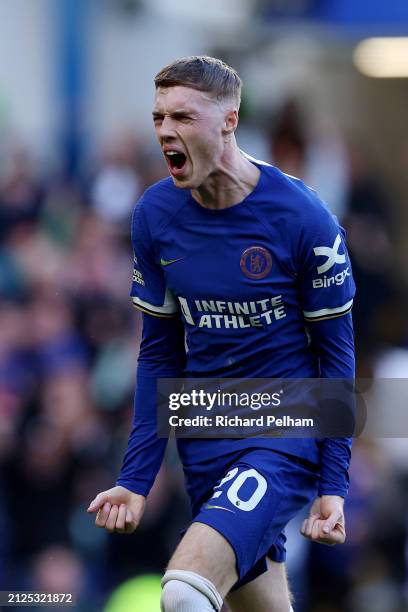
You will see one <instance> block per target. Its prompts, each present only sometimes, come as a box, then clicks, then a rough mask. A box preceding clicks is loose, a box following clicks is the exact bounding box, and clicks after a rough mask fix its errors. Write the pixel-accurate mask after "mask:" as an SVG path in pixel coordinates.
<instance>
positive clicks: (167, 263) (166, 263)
mask: <svg viewBox="0 0 408 612" xmlns="http://www.w3.org/2000/svg"><path fill="white" fill-rule="evenodd" d="M182 259H184V257H177V259H163V257H162V258H161V259H160V265H161V266H171V264H174V263H176V261H181V260H182Z"/></svg>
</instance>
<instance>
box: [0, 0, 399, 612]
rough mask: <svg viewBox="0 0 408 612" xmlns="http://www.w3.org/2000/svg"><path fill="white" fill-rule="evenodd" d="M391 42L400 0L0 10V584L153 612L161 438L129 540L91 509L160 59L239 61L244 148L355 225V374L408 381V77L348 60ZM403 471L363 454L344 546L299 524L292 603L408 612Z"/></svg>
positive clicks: (123, 385)
mask: <svg viewBox="0 0 408 612" xmlns="http://www.w3.org/2000/svg"><path fill="white" fill-rule="evenodd" d="M404 34H408V5H407V4H406V2H405V1H404V0H393V1H392V2H387V3H384V2H382V1H381V0H371V1H370V2H368V1H366V0H360V2H357V3H356V2H353V0H284V1H283V0H270V1H267V0H252V1H251V0H223V1H222V2H218V1H217V0H206V2H205V3H199V2H188V1H187V0H167V1H166V2H160V1H159V0H36V1H35V2H33V1H32V0H2V2H1V5H0V589H2V590H6V589H13V590H28V589H36V590H51V591H59V592H68V591H74V592H76V593H77V604H76V607H75V609H76V610H78V611H80V612H81V611H84V612H85V611H87V612H94V611H95V612H96V611H99V610H103V609H105V610H106V611H108V612H109V611H110V612H117V611H119V610H120V611H122V610H131V609H132V610H138V611H140V612H145V611H149V612H154V610H156V609H158V606H153V607H152V605H151V604H149V603H148V597H149V593H150V592H151V591H152V592H153V595H154V594H155V592H156V589H157V580H155V579H154V578H153V579H152V580H149V579H148V578H145V576H146V575H150V574H160V572H161V571H162V568H163V567H164V565H165V563H166V560H167V559H168V557H169V554H170V552H171V550H172V548H173V547H174V545H175V543H176V542H177V540H178V537H179V531H180V529H182V527H183V526H184V525H185V523H186V521H187V520H188V509H187V505H186V499H185V496H184V493H183V480H182V475H181V473H180V468H179V467H178V464H177V458H176V455H175V451H174V448H173V447H170V448H169V452H168V454H167V458H166V463H165V465H164V466H163V469H162V471H161V473H160V475H159V477H158V479H157V482H156V484H155V487H154V489H153V490H152V493H151V495H150V497H149V502H148V510H147V512H146V515H145V519H144V521H143V524H142V525H141V527H140V528H139V529H138V531H137V532H136V533H135V534H134V535H132V536H119V535H108V534H107V533H105V532H104V531H102V530H98V529H96V528H95V527H94V525H93V519H92V518H91V517H90V516H88V515H86V513H85V509H86V507H87V505H88V503H89V501H90V500H91V499H92V497H93V496H94V494H95V493H96V492H98V491H100V490H102V489H105V488H108V487H110V486H111V485H112V483H113V482H114V480H115V476H116V474H117V471H118V469H119V466H120V462H121V458H122V455H123V451H124V448H125V445H126V442H127V435H128V431H129V427H130V420H131V414H132V403H133V388H134V371H135V363H136V358H137V351H138V343H139V340H140V331H141V330H140V316H139V315H138V313H136V312H135V311H134V310H132V309H131V307H130V304H129V299H128V297H127V296H128V291H129V280H130V273H131V266H132V257H131V251H130V244H129V217H130V213H131V208H132V205H133V204H134V202H135V200H136V199H137V197H138V195H139V194H140V193H141V192H142V191H143V189H144V188H145V187H146V186H147V185H149V184H150V183H151V182H153V181H155V180H157V179H159V178H161V177H162V176H164V175H166V167H165V164H164V162H163V161H162V159H161V154H160V152H159V149H158V147H157V146H156V145H155V143H154V139H153V127H152V124H151V122H150V119H149V117H150V112H151V101H152V96H153V85H152V77H153V75H154V74H155V73H156V72H157V70H158V69H159V68H161V67H162V66H163V65H164V64H165V63H167V62H168V61H170V60H172V59H174V58H176V57H179V56H182V55H189V54H195V53H207V54H210V55H215V56H218V57H221V58H223V59H225V60H226V61H227V62H229V63H231V64H232V65H233V66H234V67H236V68H237V69H238V71H239V73H240V74H241V76H242V77H243V79H244V84H245V87H244V100H243V107H242V119H241V126H240V128H239V132H238V140H239V143H240V144H241V147H242V148H243V149H244V150H246V151H248V152H249V153H250V154H252V155H254V156H255V157H259V158H261V159H265V160H267V161H271V162H274V163H276V165H278V166H280V168H282V169H283V170H284V171H287V172H289V173H290V174H295V175H298V176H301V177H302V178H304V179H305V181H306V182H307V183H308V184H310V185H312V186H313V187H315V188H316V189H317V190H318V191H319V193H320V194H321V195H322V197H323V198H325V199H326V201H327V202H328V203H329V205H330V207H331V208H332V210H333V211H334V212H335V213H336V214H337V215H338V217H339V218H340V220H341V221H342V223H343V224H344V225H345V227H346V229H347V231H348V239H349V246H350V252H351V256H352V260H353V267H354V274H355V278H356V283H357V285H358V297H357V300H356V305H355V309H354V321H355V328H356V343H357V353H358V373H359V375H360V376H367V377H370V376H376V377H407V374H408V292H407V289H408V274H407V270H408V239H407V238H408V230H407V221H408V205H407V201H408V182H407V176H408V145H407V143H408V138H407V137H408V121H407V104H408V80H407V78H373V77H369V76H367V75H365V74H363V73H362V72H361V70H363V68H361V67H360V68H358V67H357V66H356V63H355V55H354V50H355V48H356V45H357V44H358V43H359V42H360V41H362V40H363V39H365V38H367V37H371V36H403V35H404ZM405 54H406V56H408V52H407V51H405ZM403 56H404V52H399V58H400V59H401V57H403ZM386 57H387V58H388V68H389V69H392V67H393V62H394V63H398V62H399V63H400V64H401V61H399V60H398V58H397V59H396V58H395V57H393V56H392V55H387V56H386ZM383 60H384V55H383V54H380V55H377V54H375V53H374V52H373V53H372V55H371V56H370V57H369V58H368V63H369V66H371V69H374V70H375V69H376V68H378V65H377V64H381V63H384V62H383ZM381 65H382V64H381ZM390 66H391V68H390ZM382 68H384V66H383V65H382ZM384 69H385V70H387V66H385V68H384ZM405 72H406V74H405V76H406V77H408V70H405ZM389 410H390V412H391V411H392V401H390V406H389ZM407 459H408V442H407V440H406V439H376V440H370V439H362V440H358V441H357V442H356V443H355V447H354V455H353V461H352V467H351V479H352V485H351V490H350V496H349V499H348V501H347V506H346V508H347V514H346V517H347V523H348V540H347V543H346V544H345V545H344V546H342V547H336V548H333V549H332V548H326V547H323V546H318V545H312V544H310V543H309V542H307V541H306V540H304V539H303V538H301V537H300V536H299V535H298V534H297V529H298V526H299V525H298V524H293V525H291V527H290V529H289V534H288V535H289V544H288V548H289V559H288V566H289V571H290V576H291V580H292V585H293V589H294V592H295V595H296V597H297V602H298V603H297V608H296V610H297V611H299V612H403V611H404V610H407V609H408V604H407V601H408V600H407V589H406V586H407V583H406V579H407V525H408V521H407V518H408V517H407V508H408V461H407ZM129 579H131V580H132V581H131V582H130V583H128V584H127V589H126V590H125V591H124V592H120V593H119V596H118V593H117V588H118V587H119V585H121V584H122V583H123V582H124V581H126V580H129ZM115 590H116V597H119V599H112V598H111V599H109V598H110V597H111V594H112V592H114V591H115ZM132 598H133V600H132ZM136 600H137V603H136ZM107 601H110V603H108V604H106V602H107ZM132 601H134V603H133V604H131V602H132ZM254 612H255V611H254Z"/></svg>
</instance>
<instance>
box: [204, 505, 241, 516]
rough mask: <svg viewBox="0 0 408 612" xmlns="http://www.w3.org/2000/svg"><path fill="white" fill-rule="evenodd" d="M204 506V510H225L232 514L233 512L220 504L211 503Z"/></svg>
mask: <svg viewBox="0 0 408 612" xmlns="http://www.w3.org/2000/svg"><path fill="white" fill-rule="evenodd" d="M204 507H205V509H206V510H225V512H232V514H235V512H234V511H233V510H230V509H229V508H223V507H222V506H212V505H211V504H207V505H206V506H204Z"/></svg>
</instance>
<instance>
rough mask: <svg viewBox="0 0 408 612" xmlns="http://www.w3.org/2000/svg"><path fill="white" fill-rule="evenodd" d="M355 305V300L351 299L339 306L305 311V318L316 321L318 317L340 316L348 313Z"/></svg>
mask: <svg viewBox="0 0 408 612" xmlns="http://www.w3.org/2000/svg"><path fill="white" fill-rule="evenodd" d="M352 305H353V300H350V301H349V302H347V303H346V304H344V305H343V306H339V307H338V308H322V309H321V310H311V311H305V310H304V311H303V316H304V317H305V319H309V320H311V321H315V320H316V319H326V318H327V319H330V318H332V317H339V316H341V315H343V314H347V313H348V312H349V311H350V310H351V307H352Z"/></svg>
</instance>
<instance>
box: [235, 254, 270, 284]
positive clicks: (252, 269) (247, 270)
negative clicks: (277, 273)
mask: <svg viewBox="0 0 408 612" xmlns="http://www.w3.org/2000/svg"><path fill="white" fill-rule="evenodd" d="M239 265H240V267H241V270H242V272H243V273H244V274H245V276H247V277H248V278H253V279H256V280H257V279H260V278H265V276H268V274H269V272H270V271H271V268H272V255H271V254H270V253H269V251H268V250H267V249H265V248H264V247H260V246H253V247H249V248H248V249H245V251H244V252H243V253H242V255H241V259H240V262H239Z"/></svg>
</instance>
